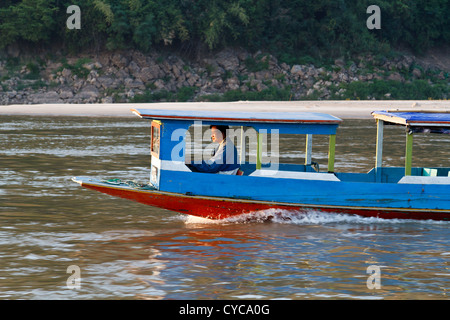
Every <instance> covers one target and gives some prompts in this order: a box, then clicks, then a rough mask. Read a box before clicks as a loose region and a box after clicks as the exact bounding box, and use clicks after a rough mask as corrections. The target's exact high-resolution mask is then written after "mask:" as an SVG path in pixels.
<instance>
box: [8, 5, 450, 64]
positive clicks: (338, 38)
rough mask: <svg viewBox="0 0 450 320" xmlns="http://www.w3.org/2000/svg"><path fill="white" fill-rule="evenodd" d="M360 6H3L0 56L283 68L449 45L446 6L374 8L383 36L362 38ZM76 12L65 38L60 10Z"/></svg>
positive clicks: (377, 32) (363, 20) (364, 16)
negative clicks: (77, 20) (205, 61)
mask: <svg viewBox="0 0 450 320" xmlns="http://www.w3.org/2000/svg"><path fill="white" fill-rule="evenodd" d="M372 2H373V1H369V0H361V1H351V0H333V1H331V0H315V1H306V0H78V1H73V0H50V1H46V0H4V1H1V3H0V48H4V47H6V46H8V45H10V44H14V43H18V44H22V43H40V44H48V43H50V42H53V43H61V44H62V45H64V46H65V47H66V48H67V49H69V50H83V49H89V48H104V47H106V48H108V49H118V48H136V49H139V50H143V51H148V50H150V49H151V48H153V47H155V46H160V45H165V46H172V47H176V46H180V45H190V46H203V47H205V48H209V49H217V48H220V47H223V46H243V47H246V48H248V49H254V50H257V49H263V50H270V51H272V52H273V53H275V54H278V55H279V56H283V57H284V59H285V60H289V59H295V58H296V57H298V56H300V55H303V56H305V55H309V56H314V57H323V56H329V57H332V56H337V55H345V54H349V55H351V54H354V53H361V52H374V51H380V50H383V49H385V50H389V49H390V48H392V47H396V46H398V45H403V46H409V47H410V48H412V49H413V50H415V51H416V52H423V51H424V50H426V49H427V48H430V47H432V46H435V45H441V44H448V43H449V40H450V23H449V19H448V17H449V16H450V0H427V1H421V0H377V1H376V4H377V5H378V6H379V7H380V9H381V19H382V20H381V21H382V22H381V29H380V30H368V29H367V27H366V20H367V18H368V17H369V14H367V13H366V9H367V7H368V6H369V5H371V4H373V3H372ZM72 4H76V5H78V6H79V7H80V9H81V30H68V29H67V28H65V22H66V19H67V18H68V14H67V13H66V8H67V7H68V6H69V5H72Z"/></svg>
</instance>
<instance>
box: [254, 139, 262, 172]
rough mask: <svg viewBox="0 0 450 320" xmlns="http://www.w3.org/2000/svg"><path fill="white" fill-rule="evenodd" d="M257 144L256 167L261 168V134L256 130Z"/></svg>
mask: <svg viewBox="0 0 450 320" xmlns="http://www.w3.org/2000/svg"><path fill="white" fill-rule="evenodd" d="M257 136H258V145H257V147H256V169H261V159H262V144H263V134H262V133H260V132H258V133H257Z"/></svg>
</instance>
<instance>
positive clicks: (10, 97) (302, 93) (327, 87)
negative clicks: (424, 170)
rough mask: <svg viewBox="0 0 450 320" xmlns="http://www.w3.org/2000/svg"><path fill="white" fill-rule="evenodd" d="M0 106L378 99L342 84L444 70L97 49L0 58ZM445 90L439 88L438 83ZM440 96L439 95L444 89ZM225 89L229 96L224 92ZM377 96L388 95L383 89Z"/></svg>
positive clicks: (366, 60) (400, 59) (444, 76)
mask: <svg viewBox="0 0 450 320" xmlns="http://www.w3.org/2000/svg"><path fill="white" fill-rule="evenodd" d="M0 79H1V83H0V105H11V104H43V103H58V104H66V103H70V104H81V103H83V104H84V103H129V102H152V101H159V102H164V101H223V100H220V99H223V98H224V97H225V98H226V99H228V100H233V97H235V98H236V99H240V98H242V97H244V99H243V100H245V97H246V96H250V94H252V96H251V97H256V98H258V94H259V95H261V98H262V99H261V100H267V99H264V95H267V94H272V95H273V97H274V99H277V100H286V101H287V100H290V101H295V100H327V99H343V100H345V99H347V100H348V99H369V100H370V99H380V97H376V96H371V95H370V94H368V96H366V97H358V96H349V94H348V89H347V87H346V86H347V85H349V84H351V83H355V82H358V83H363V84H364V83H373V82H374V81H377V80H378V81H386V83H389V82H390V81H391V82H392V81H394V82H398V83H403V84H408V83H411V82H413V81H415V80H423V83H425V84H427V85H429V86H433V85H434V84H440V85H442V84H443V85H444V87H445V85H447V86H448V81H449V73H448V71H445V70H440V69H439V68H438V67H436V66H430V65H422V64H420V62H419V61H418V60H417V59H416V58H415V57H413V56H407V55H401V56H400V55H399V56H397V57H396V58H392V59H389V60H387V59H377V58H375V57H373V56H370V55H369V56H364V57H359V58H357V59H355V60H351V61H350V60H344V59H336V60H334V63H333V64H330V65H327V66H315V65H313V64H308V63H305V64H295V65H288V64H286V63H280V62H279V61H278V60H277V59H276V58H275V57H274V56H272V55H270V54H266V53H263V52H257V53H254V54H251V53H249V52H247V51H245V50H242V49H225V50H223V51H220V52H218V53H216V54H214V55H211V56H210V57H205V58H202V59H200V60H199V61H189V60H186V59H182V58H181V57H180V56H178V55H176V54H173V53H170V54H161V53H157V52H154V53H149V54H143V53H141V52H138V51H126V52H104V53H101V54H98V55H88V54H85V55H79V56H76V57H59V58H43V57H38V58H35V59H28V60H25V61H24V59H19V57H16V58H5V59H3V60H0ZM446 90H447V89H446ZM445 92H448V91H444V94H443V96H442V97H440V99H447V98H448V97H447V96H446V93H445ZM230 93H233V95H229V96H226V95H227V94H230ZM382 98H386V99H389V98H391V96H390V92H385V93H383V96H382Z"/></svg>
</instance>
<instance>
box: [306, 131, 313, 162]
mask: <svg viewBox="0 0 450 320" xmlns="http://www.w3.org/2000/svg"><path fill="white" fill-rule="evenodd" d="M305 152H306V154H305V166H309V165H311V154H312V134H307V135H306V151H305Z"/></svg>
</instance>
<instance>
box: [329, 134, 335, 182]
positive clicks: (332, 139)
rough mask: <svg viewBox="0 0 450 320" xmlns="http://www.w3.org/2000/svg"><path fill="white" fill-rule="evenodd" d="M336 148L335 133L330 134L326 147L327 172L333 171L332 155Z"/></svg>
mask: <svg viewBox="0 0 450 320" xmlns="http://www.w3.org/2000/svg"><path fill="white" fill-rule="evenodd" d="M335 149H336V135H335V134H330V145H329V147H328V172H330V173H331V172H334V155H335Z"/></svg>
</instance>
